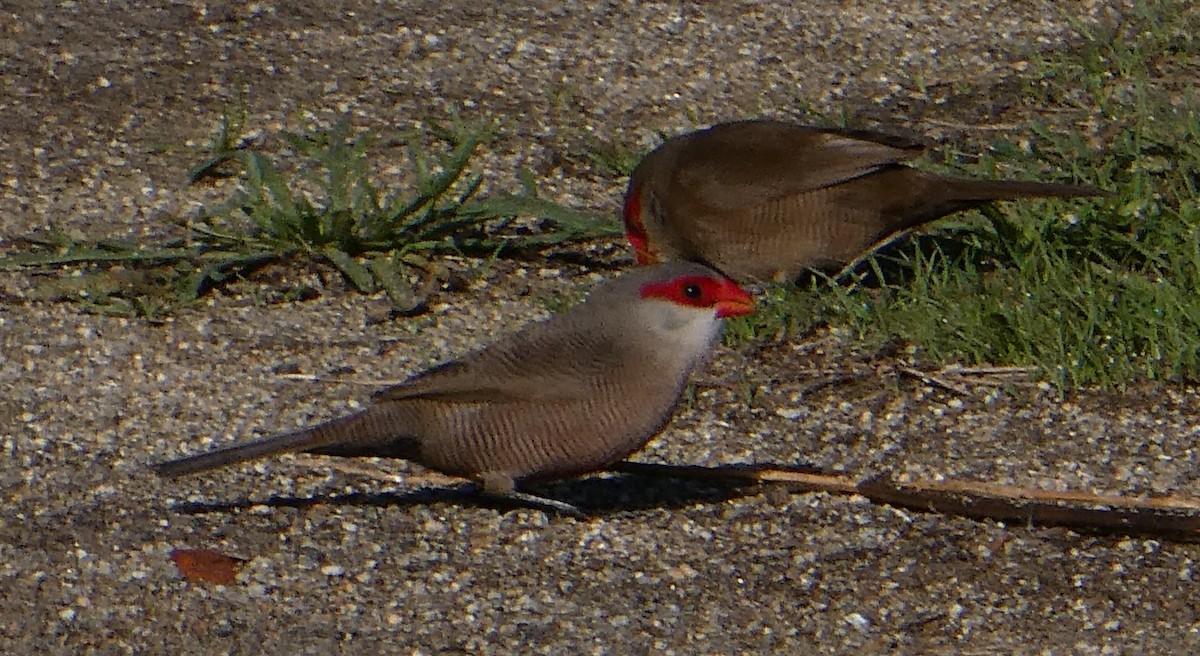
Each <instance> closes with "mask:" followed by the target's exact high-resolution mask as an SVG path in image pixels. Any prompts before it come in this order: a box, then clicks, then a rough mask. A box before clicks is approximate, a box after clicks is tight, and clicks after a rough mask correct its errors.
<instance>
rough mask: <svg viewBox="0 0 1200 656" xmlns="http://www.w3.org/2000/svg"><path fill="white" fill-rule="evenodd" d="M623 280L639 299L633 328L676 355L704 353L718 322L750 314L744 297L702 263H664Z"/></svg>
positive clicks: (747, 298) (751, 301) (748, 299)
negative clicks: (665, 345)
mask: <svg viewBox="0 0 1200 656" xmlns="http://www.w3.org/2000/svg"><path fill="white" fill-rule="evenodd" d="M627 275H628V276H631V277H632V278H633V280H632V281H631V282H633V283H634V284H635V288H636V290H637V294H638V296H639V298H640V302H639V303H638V304H637V306H636V307H637V309H636V311H635V315H636V322H637V324H638V325H640V326H641V327H642V330H643V331H645V333H646V334H649V335H654V336H655V337H656V339H657V341H658V342H659V343H667V344H671V345H672V347H673V348H674V350H676V352H677V353H678V354H680V355H683V354H689V353H692V354H695V353H704V352H707V351H708V349H709V348H711V345H712V341H713V340H714V339H716V337H717V335H719V334H720V332H721V319H724V318H726V317H733V316H738V315H742V314H747V313H749V312H751V311H753V310H754V299H753V298H752V297H751V296H750V294H748V293H747V292H746V291H745V290H743V289H742V288H741V287H738V286H737V283H735V282H733V281H732V280H730V279H729V278H726V277H725V276H723V275H721V274H720V273H717V272H716V271H714V270H712V269H710V268H708V267H706V266H704V265H702V264H696V263H694V262H679V261H676V262H667V263H664V264H658V265H654V266H650V267H644V268H642V269H640V270H635V272H633V273H631V274H627Z"/></svg>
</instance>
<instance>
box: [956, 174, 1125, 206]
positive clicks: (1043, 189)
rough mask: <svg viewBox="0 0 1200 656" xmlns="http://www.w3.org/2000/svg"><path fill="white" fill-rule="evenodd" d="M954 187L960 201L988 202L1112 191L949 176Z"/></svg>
mask: <svg viewBox="0 0 1200 656" xmlns="http://www.w3.org/2000/svg"><path fill="white" fill-rule="evenodd" d="M945 182H946V183H947V184H948V185H949V186H950V188H951V189H953V194H952V196H953V197H954V198H955V199H956V200H960V201H978V202H980V203H986V202H988V201H993V200H1015V199H1017V198H1079V197H1083V196H1111V195H1112V193H1111V192H1108V191H1105V190H1103V189H1099V188H1097V187H1091V186H1088V185H1073V184H1060V183H1057V182H1032V181H1025V180H972V179H968V178H954V179H947V180H945Z"/></svg>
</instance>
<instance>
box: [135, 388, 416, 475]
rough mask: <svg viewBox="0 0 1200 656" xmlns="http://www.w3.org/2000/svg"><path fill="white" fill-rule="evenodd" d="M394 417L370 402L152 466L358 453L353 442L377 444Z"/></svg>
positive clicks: (200, 467) (179, 467)
mask: <svg viewBox="0 0 1200 656" xmlns="http://www.w3.org/2000/svg"><path fill="white" fill-rule="evenodd" d="M396 429H397V421H396V417H394V416H392V413H391V412H389V410H388V408H387V407H386V406H378V405H377V406H373V407H371V408H369V409H367V410H365V411H363V412H359V413H357V414H353V415H349V416H346V417H341V418H339V419H334V420H332V421H327V422H325V423H323V424H318V425H316V426H312V427H310V428H305V429H302V430H299V431H296V432H294V433H285V434H283V435H275V436H273V437H267V438H264V439H261V440H256V441H254V442H247V443H245V444H239V445H235V446H231V447H227V448H224V449H218V450H217V451H210V452H209V453H201V454H199V455H195V456H188V457H186V458H180V459H178V460H171V461H168V462H161V463H157V464H154V465H151V468H152V469H153V470H154V471H155V472H156V473H157V474H158V475H159V476H163V477H165V478H174V477H176V476H183V475H185V474H192V473H195V472H200V471H204V470H206V469H214V468H217V467H223V466H225V465H232V464H234V463H238V462H245V461H247V460H254V459H256V458H261V457H264V456H270V455H277V454H281V453H294V452H297V451H315V452H319V453H331V454H335V455H343V452H345V453H344V455H357V453H356V452H355V451H356V449H355V446H356V445H357V446H359V447H361V448H362V449H366V448H369V446H370V445H371V444H378V443H379V442H380V441H382V440H385V439H387V437H388V434H389V433H392V434H394V433H395V432H396Z"/></svg>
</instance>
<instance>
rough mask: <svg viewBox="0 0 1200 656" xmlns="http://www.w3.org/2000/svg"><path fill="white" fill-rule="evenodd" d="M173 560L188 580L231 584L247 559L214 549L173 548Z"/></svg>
mask: <svg viewBox="0 0 1200 656" xmlns="http://www.w3.org/2000/svg"><path fill="white" fill-rule="evenodd" d="M171 560H173V561H175V567H176V568H177V569H179V573H180V574H182V575H183V578H185V579H187V580H188V581H192V582H195V581H205V582H207V583H215V584H217V585H229V584H230V583H233V581H234V579H235V578H236V577H237V571H238V568H240V567H241V566H242V564H243V563H245V562H246V561H245V560H244V559H242V558H234V557H233V556H226V555H225V554H223V553H220V552H218V551H213V550H212V549H173V550H172V551H171Z"/></svg>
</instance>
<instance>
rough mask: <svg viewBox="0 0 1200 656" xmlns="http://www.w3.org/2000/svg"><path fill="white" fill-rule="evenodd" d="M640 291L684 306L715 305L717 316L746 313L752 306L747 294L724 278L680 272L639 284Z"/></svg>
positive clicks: (647, 296)
mask: <svg viewBox="0 0 1200 656" xmlns="http://www.w3.org/2000/svg"><path fill="white" fill-rule="evenodd" d="M641 295H642V298H661V299H663V300H667V301H671V302H672V303H677V304H679V305H685V306H688V307H696V308H715V309H716V310H717V316H718V317H728V316H735V315H739V314H747V313H749V312H751V311H753V309H754V299H753V298H752V297H751V296H750V294H748V293H746V291H745V290H743V289H742V288H741V287H738V286H737V283H735V282H733V281H732V280H729V279H728V278H724V279H718V278H712V277H709V276H682V277H679V278H675V279H672V280H668V281H666V282H649V283H646V284H644V285H642V290H641Z"/></svg>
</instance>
